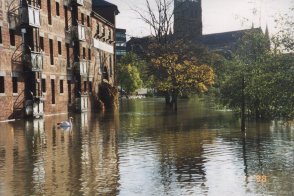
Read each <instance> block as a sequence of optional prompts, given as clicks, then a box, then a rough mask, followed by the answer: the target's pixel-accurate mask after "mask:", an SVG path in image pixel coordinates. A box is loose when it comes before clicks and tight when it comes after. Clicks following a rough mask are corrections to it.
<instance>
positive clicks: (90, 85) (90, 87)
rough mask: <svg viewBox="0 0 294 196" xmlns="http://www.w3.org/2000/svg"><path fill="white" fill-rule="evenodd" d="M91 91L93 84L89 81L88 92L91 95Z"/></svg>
mask: <svg viewBox="0 0 294 196" xmlns="http://www.w3.org/2000/svg"><path fill="white" fill-rule="evenodd" d="M92 89H93V84H92V82H91V81H89V92H90V93H92V91H93V90H92Z"/></svg>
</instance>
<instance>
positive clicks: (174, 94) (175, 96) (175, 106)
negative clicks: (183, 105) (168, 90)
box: [172, 91, 178, 112]
mask: <svg viewBox="0 0 294 196" xmlns="http://www.w3.org/2000/svg"><path fill="white" fill-rule="evenodd" d="M172 108H173V110H174V111H175V112H177V111H178V93H177V92H174V91H173V92H172Z"/></svg>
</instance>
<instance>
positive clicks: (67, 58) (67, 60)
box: [65, 44, 70, 67]
mask: <svg viewBox="0 0 294 196" xmlns="http://www.w3.org/2000/svg"><path fill="white" fill-rule="evenodd" d="M65 47H66V65H67V67H70V59H69V44H65Z"/></svg>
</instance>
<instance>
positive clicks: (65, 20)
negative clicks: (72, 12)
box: [64, 7, 68, 30]
mask: <svg viewBox="0 0 294 196" xmlns="http://www.w3.org/2000/svg"><path fill="white" fill-rule="evenodd" d="M64 22H65V29H66V30H67V29H68V13H67V7H64Z"/></svg>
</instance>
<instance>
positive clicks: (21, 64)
mask: <svg viewBox="0 0 294 196" xmlns="http://www.w3.org/2000/svg"><path fill="white" fill-rule="evenodd" d="M95 2H96V1H95V0H12V1H9V3H8V1H5V0H0V105H1V107H2V111H1V112H0V121H1V120H6V119H15V118H22V117H24V116H32V117H40V116H43V115H44V114H58V113H67V112H68V111H76V112H84V111H91V110H93V109H95V108H97V105H96V104H97V103H98V102H99V99H100V98H99V97H98V93H99V86H100V85H101V84H102V83H103V82H105V83H109V84H110V85H114V75H113V72H114V70H113V69H114V64H115V55H114V54H115V47H114V40H115V15H117V14H118V9H117V7H116V6H115V5H113V4H111V6H110V7H111V8H112V9H111V10H108V11H107V13H108V14H109V16H108V15H105V16H102V15H100V14H98V12H97V11H99V10H104V9H105V8H104V7H101V6H99V5H96V4H95ZM109 12H112V13H109Z"/></svg>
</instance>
